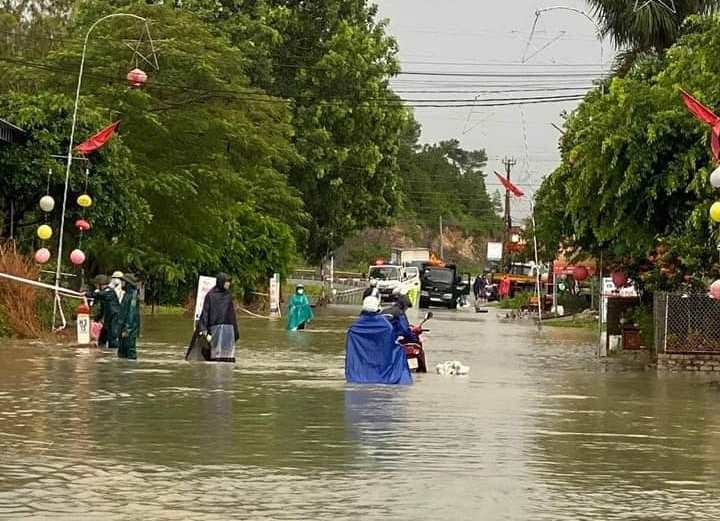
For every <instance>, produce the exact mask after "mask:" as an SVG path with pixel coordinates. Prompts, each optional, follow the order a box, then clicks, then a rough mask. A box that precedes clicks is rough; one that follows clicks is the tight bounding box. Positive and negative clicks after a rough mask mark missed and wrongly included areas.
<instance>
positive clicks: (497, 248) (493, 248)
mask: <svg viewBox="0 0 720 521" xmlns="http://www.w3.org/2000/svg"><path fill="white" fill-rule="evenodd" d="M502 254H503V247H502V243H501V242H489V243H488V245H487V260H489V261H500V260H502Z"/></svg>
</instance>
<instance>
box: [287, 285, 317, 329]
mask: <svg viewBox="0 0 720 521" xmlns="http://www.w3.org/2000/svg"><path fill="white" fill-rule="evenodd" d="M313 317H314V315H313V312H312V308H310V301H309V300H308V298H307V297H306V296H305V295H300V294H299V293H295V294H294V295H293V296H292V297H291V298H290V304H289V306H288V325H287V328H288V331H297V330H298V329H303V328H304V327H305V326H306V325H307V324H308V323H309V322H310V321H311V320H312V319H313Z"/></svg>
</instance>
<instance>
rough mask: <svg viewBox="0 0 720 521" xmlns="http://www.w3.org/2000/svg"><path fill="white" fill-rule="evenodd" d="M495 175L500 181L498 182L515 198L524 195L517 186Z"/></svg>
mask: <svg viewBox="0 0 720 521" xmlns="http://www.w3.org/2000/svg"><path fill="white" fill-rule="evenodd" d="M495 175H496V176H497V178H498V179H500V182H501V183H502V185H503V186H504V187H505V190H507V191H508V192H510V193H511V194H513V195H514V196H515V197H522V196H523V195H525V194H524V193H523V191H522V190H520V189H519V188H518V187H517V186H515V185H514V184H512V183H511V182H510V181H508V180H507V179H505V178H504V177H503V176H501V175H500V174H498V173H497V172H495Z"/></svg>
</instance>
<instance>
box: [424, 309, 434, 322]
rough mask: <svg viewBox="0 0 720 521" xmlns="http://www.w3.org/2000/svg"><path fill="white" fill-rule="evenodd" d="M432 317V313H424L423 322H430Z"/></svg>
mask: <svg viewBox="0 0 720 521" xmlns="http://www.w3.org/2000/svg"><path fill="white" fill-rule="evenodd" d="M432 317H433V312H432V311H428V312H427V313H425V320H430V319H431V318H432Z"/></svg>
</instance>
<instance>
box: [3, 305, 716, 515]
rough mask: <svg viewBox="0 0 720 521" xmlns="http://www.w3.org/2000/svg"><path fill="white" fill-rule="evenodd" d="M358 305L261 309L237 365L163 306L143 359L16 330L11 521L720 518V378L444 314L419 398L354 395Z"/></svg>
mask: <svg viewBox="0 0 720 521" xmlns="http://www.w3.org/2000/svg"><path fill="white" fill-rule="evenodd" d="M354 313H355V312H354V310H351V309H337V310H334V311H327V312H323V314H321V316H320V317H319V318H318V320H317V321H316V322H315V323H314V324H313V328H312V330H310V331H308V332H304V333H286V332H285V331H284V330H283V329H282V326H283V324H281V323H271V322H269V321H265V320H257V319H245V318H243V319H242V320H241V325H240V327H241V346H242V347H241V348H240V349H239V350H238V364H237V365H236V366H235V367H228V366H225V365H212V364H189V363H186V362H184V361H183V354H184V346H185V344H186V342H187V340H188V338H189V336H190V331H189V328H190V324H189V322H188V321H187V320H185V319H181V318H178V317H161V318H155V319H151V318H148V319H146V320H145V323H144V333H143V338H142V339H141V344H140V346H139V357H140V360H139V361H138V362H137V363H133V362H127V361H121V360H118V359H116V358H114V357H112V356H109V355H104V354H101V353H98V352H97V351H95V350H89V349H68V348H62V347H58V346H49V345H42V344H38V343H34V344H33V343H19V342H10V341H7V340H0V519H67V520H79V519H88V520H90V519H93V520H96V519H103V520H105V519H109V520H114V519H117V520H131V519H132V520H134V519H147V520H151V519H152V520H176V519H177V520H180V519H193V520H204V519H212V520H224V519H231V518H235V519H251V520H256V519H258V520H265V519H268V520H270V519H273V520H276V519H293V520H295V519H297V520H304V519H313V520H316V519H323V520H324V519H328V520H330V519H332V520H343V519H363V520H376V519H377V520H380V519H393V520H397V519H413V520H437V519H453V520H455V519H463V520H464V519H468V520H470V519H472V520H475V519H488V520H496V519H509V520H536V519H541V520H544V519H547V520H577V519H602V520H608V519H648V520H650V519H652V520H655V519H668V520H670V519H672V520H678V519H714V520H716V519H718V518H720V480H719V479H718V478H719V477H720V476H719V474H720V412H718V410H719V406H718V405H719V404H718V402H719V401H720V388H719V387H718V386H716V385H714V384H713V383H712V381H711V380H712V379H702V378H700V377H699V376H698V375H689V376H686V375H657V374H656V373H655V372H654V371H653V370H643V369H642V366H639V367H638V366H628V365H625V364H623V363H619V362H618V361H617V360H613V361H612V362H610V363H603V362H599V361H597V360H596V358H595V347H594V344H593V338H592V337H591V336H589V335H588V334H587V333H584V332H581V331H573V330H561V329H549V328H548V329H546V330H545V331H543V332H542V333H539V332H538V331H537V330H536V329H535V328H534V327H533V326H532V325H530V324H529V323H527V322H517V323H502V322H499V321H498V320H497V318H496V317H495V315H494V313H492V312H491V313H490V314H487V315H477V314H474V313H471V312H464V311H458V312H448V311H437V312H435V314H436V317H435V319H433V320H432V321H431V322H430V323H428V327H430V329H431V330H432V331H431V333H430V334H429V336H428V337H427V339H426V350H427V352H428V357H429V365H432V366H434V365H435V364H436V363H438V362H442V361H445V360H460V361H462V362H463V363H464V364H465V365H469V366H470V367H471V372H470V375H469V377H466V378H462V377H441V376H438V375H435V374H427V375H419V376H417V377H416V381H415V385H413V386H411V387H407V388H382V387H359V386H348V385H346V384H345V382H344V375H343V361H344V352H343V345H344V332H345V329H346V327H347V325H348V324H349V323H350V321H351V320H352V316H353V315H354Z"/></svg>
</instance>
